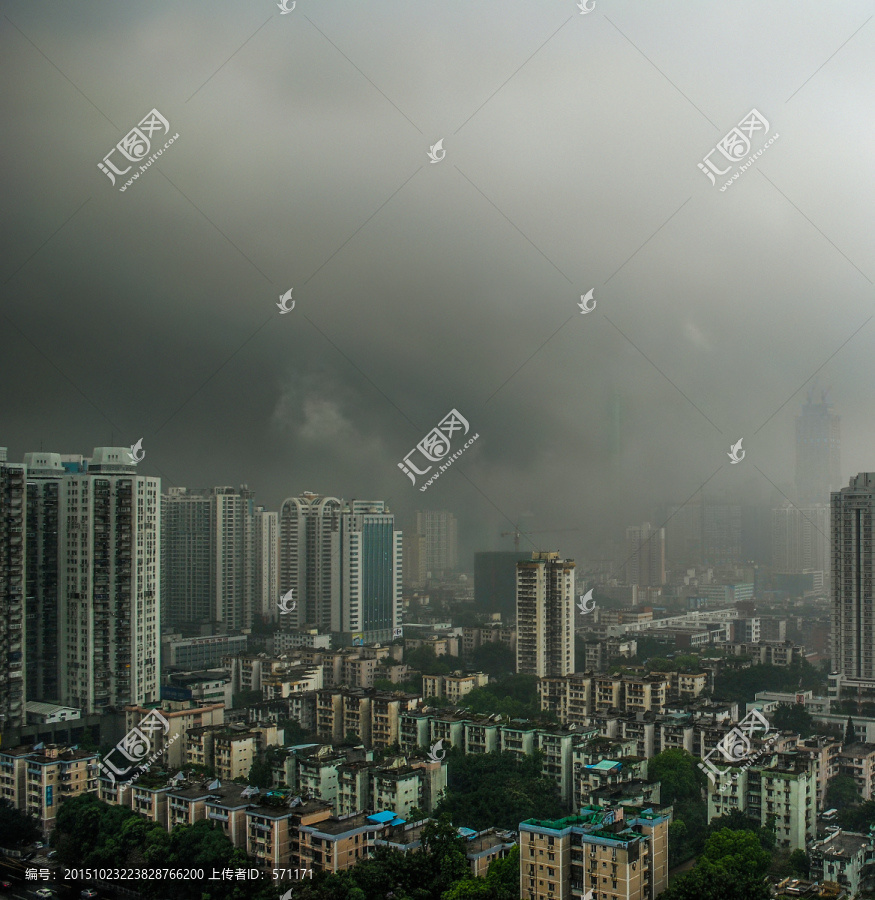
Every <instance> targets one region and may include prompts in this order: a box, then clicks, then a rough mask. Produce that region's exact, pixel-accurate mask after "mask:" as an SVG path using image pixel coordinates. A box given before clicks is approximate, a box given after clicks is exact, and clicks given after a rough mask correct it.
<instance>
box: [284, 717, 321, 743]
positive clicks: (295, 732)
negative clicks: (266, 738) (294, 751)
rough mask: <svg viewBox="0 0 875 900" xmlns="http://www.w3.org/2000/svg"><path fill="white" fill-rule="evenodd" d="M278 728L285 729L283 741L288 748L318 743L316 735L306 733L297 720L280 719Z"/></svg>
mask: <svg viewBox="0 0 875 900" xmlns="http://www.w3.org/2000/svg"><path fill="white" fill-rule="evenodd" d="M277 727H278V728H282V729H283V739H284V743H285V745H286V746H294V745H295V744H312V743H316V741H315V738H316V735H315V734H312V733H311V732H309V731H305V730H304V729H303V728H302V727H301V723H300V722H299V721H298V720H297V719H280V720H279V721H278V722H277Z"/></svg>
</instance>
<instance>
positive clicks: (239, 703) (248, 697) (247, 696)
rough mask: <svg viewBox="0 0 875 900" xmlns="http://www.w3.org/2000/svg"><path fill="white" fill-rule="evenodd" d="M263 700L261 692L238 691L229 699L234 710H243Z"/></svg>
mask: <svg viewBox="0 0 875 900" xmlns="http://www.w3.org/2000/svg"><path fill="white" fill-rule="evenodd" d="M263 699H264V698H263V697H262V696H261V691H240V693H239V694H234V696H233V697H232V698H231V705H232V706H233V707H234V709H244V708H245V707H247V706H252V704H253V703H261V701H262V700H263Z"/></svg>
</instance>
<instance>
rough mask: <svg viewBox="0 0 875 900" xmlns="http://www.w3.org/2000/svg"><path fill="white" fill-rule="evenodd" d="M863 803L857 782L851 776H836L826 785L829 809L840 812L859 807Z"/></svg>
mask: <svg viewBox="0 0 875 900" xmlns="http://www.w3.org/2000/svg"><path fill="white" fill-rule="evenodd" d="M862 802H863V798H862V796H861V795H860V789H859V788H858V787H857V782H856V781H854V779H853V778H852V777H851V776H850V775H834V776H833V777H832V778H830V780H829V781H828V782H827V785H826V805H827V808H830V807H834V808H835V809H838V810H843V809H847V808H848V807H850V806H858V805H859V804H860V803H862Z"/></svg>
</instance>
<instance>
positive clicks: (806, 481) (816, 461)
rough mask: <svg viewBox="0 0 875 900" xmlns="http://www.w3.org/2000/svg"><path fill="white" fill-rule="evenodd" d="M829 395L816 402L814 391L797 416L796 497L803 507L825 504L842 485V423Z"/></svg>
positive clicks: (810, 393)
mask: <svg viewBox="0 0 875 900" xmlns="http://www.w3.org/2000/svg"><path fill="white" fill-rule="evenodd" d="M827 395H828V391H824V392H823V393H822V394H821V395H820V402H819V403H815V402H814V399H813V398H814V391H813V389H812V390H810V391H809V392H808V400H807V402H806V403H805V404H803V406H802V414H801V415H798V416H796V493H797V502H798V503H799V504H800V505H809V504H813V503H826V502H827V498H828V497H829V495H830V492H831V491H837V490H839V488H841V485H842V475H841V429H840V424H841V420H840V418H839V416H837V415H835V414H833V413H832V412H831V410H832V404H831V403H830V402H829V398H828V396H827Z"/></svg>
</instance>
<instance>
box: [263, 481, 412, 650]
mask: <svg viewBox="0 0 875 900" xmlns="http://www.w3.org/2000/svg"><path fill="white" fill-rule="evenodd" d="M279 527H280V577H279V581H280V591H281V592H283V593H285V592H287V591H289V590H292V589H294V595H293V597H294V600H295V604H296V606H295V609H294V610H292V611H291V612H289V613H283V614H282V615H281V616H280V625H281V627H282V628H284V629H288V630H292V629H295V628H301V627H304V626H306V627H311V628H313V627H314V628H318V629H319V630H320V631H331V632H333V633H334V634H335V635H336V637H337V639H338V640H339V641H340V643H342V644H346V645H349V644H353V645H361V644H368V643H374V642H376V641H390V640H392V638H393V637H396V636H399V634H400V628H401V577H402V555H403V554H402V534H401V532H400V531H398V530H396V528H395V516H394V515H393V513H392V512H390V510H389V509H388V508H387V507H386V504H385V503H384V502H383V501H382V500H349V501H346V502H343V501H341V500H338V499H337V498H335V497H321V496H319V495H317V494H312V493H309V492H307V493H304V494H302V495H301V496H300V497H290V498H289V499H287V500H286V501H284V503H283V505H282V507H281V509H280V523H279Z"/></svg>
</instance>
